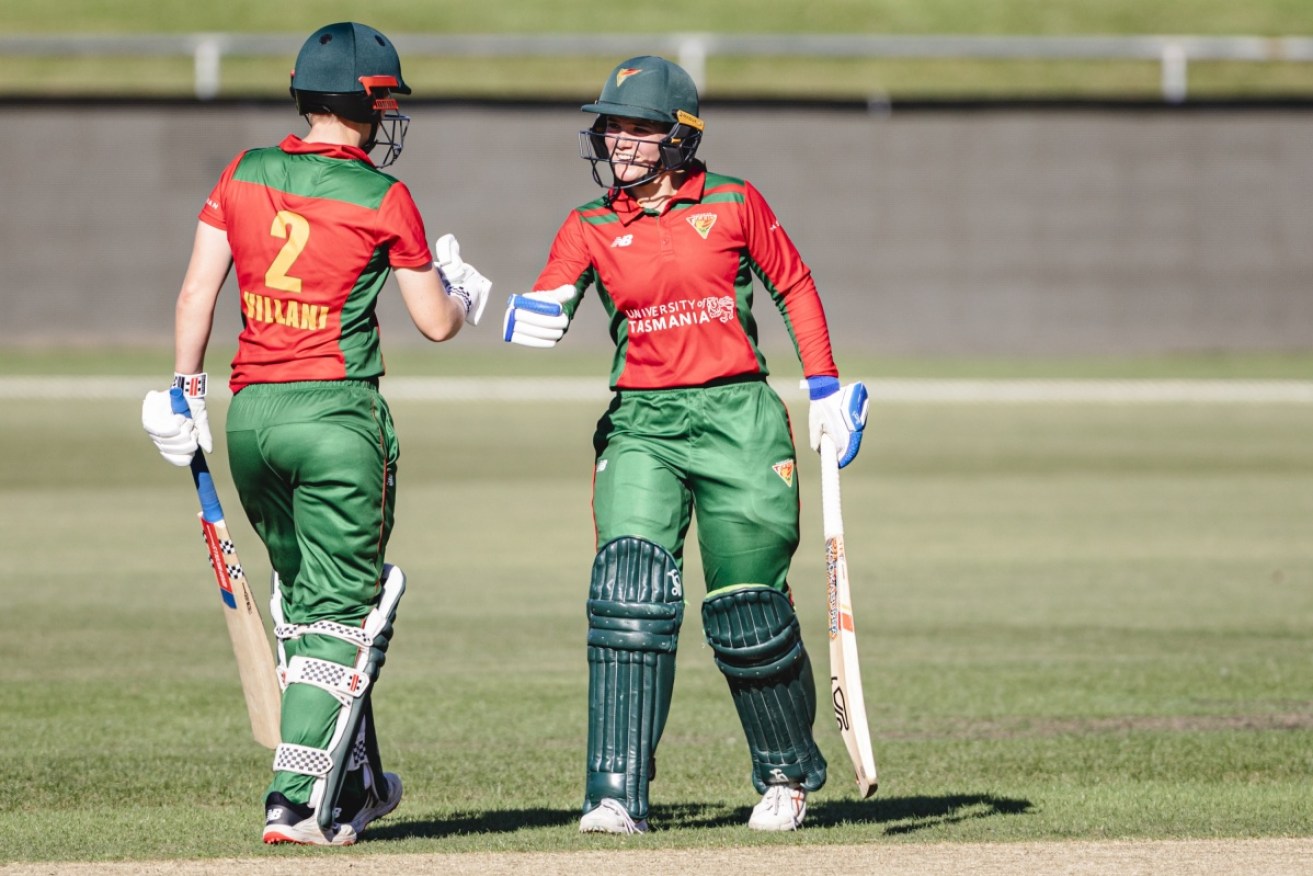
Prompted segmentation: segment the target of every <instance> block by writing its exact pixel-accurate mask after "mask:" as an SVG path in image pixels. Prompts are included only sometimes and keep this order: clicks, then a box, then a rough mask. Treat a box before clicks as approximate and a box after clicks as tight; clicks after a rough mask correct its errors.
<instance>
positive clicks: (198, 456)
mask: <svg viewBox="0 0 1313 876" xmlns="http://www.w3.org/2000/svg"><path fill="white" fill-rule="evenodd" d="M169 405H170V406H171V407H172V408H173V412H174V413H175V414H182V415H183V416H184V417H188V418H190V417H191V407H190V406H189V405H188V404H187V397H186V396H185V395H183V394H182V390H181V389H179V388H178V387H176V386H175V387H172V388H171V389H169ZM191 478H192V481H193V482H194V483H195V484H196V495H197V497H199V498H200V500H201V517H203V518H204V519H205V520H206V522H208V523H221V522H223V506H222V505H220V504H219V494H218V492H217V491H216V490H215V489H214V478H213V477H211V476H210V467H209V466H208V465H207V464H206V462H205V453H204V452H203V451H202V450H201V449H200V448H199V447H197V448H196V453H195V454H193V455H192V458H191Z"/></svg>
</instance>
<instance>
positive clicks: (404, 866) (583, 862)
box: [0, 838, 1313, 876]
mask: <svg viewBox="0 0 1313 876" xmlns="http://www.w3.org/2000/svg"><path fill="white" fill-rule="evenodd" d="M608 839H609V838H608ZM621 842H625V841H623V840H622V841H621ZM640 842H641V839H638V840H637V841H636V842H630V843H629V845H637V843H640ZM362 851H363V849H351V850H346V849H334V850H324V852H323V853H322V854H315V855H301V854H298V855H295V856H287V855H281V854H278V853H275V852H271V853H270V854H268V855H265V856H253V857H250V858H242V859H229V860H215V861H134V862H120V863H76V864H60V863H42V864H10V865H6V866H0V874H3V876H92V874H96V876H129V874H133V876H136V874H140V876H220V874H222V876H228V874H240V876H395V874H407V876H448V874H472V876H503V874H506V876H510V874H534V876H576V874H581V873H605V874H607V876H627V874H635V876H663V874H683V873H691V874H696V876H743V874H745V873H766V872H784V873H790V874H795V876H838V874H843V876H847V874H862V876H869V874H879V876H928V874H953V873H970V874H972V876H1021V874H1044V876H1096V874H1097V876H1107V874H1110V873H1112V874H1117V876H1140V874H1143V876H1149V874H1152V876H1202V874H1218V876H1221V874H1226V876H1233V874H1238V873H1244V874H1246V876H1306V874H1308V872H1309V861H1311V860H1313V838H1288V839H1255V840H1188V841H1174V840H1173V841H1149V842H1070V843H997V844H980V843H963V844H935V845H878V844H870V845H856V846H810V845H808V846H787V845H770V846H765V847H762V846H758V847H754V848H750V849H720V850H714V851H707V850H678V849H677V850H669V849H663V850H645V849H641V848H629V849H625V850H621V851H597V852H560V853H546V852H526V853H513V852H507V853H491V854H431V855H372V854H361V852H362Z"/></svg>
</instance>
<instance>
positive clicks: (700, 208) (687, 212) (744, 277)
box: [533, 163, 838, 389]
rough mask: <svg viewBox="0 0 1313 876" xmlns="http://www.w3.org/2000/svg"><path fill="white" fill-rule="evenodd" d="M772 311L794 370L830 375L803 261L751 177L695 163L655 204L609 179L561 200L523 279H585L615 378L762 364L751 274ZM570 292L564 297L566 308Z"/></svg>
mask: <svg viewBox="0 0 1313 876" xmlns="http://www.w3.org/2000/svg"><path fill="white" fill-rule="evenodd" d="M753 274H756V275H757V277H759V278H760V280H761V282H762V284H763V285H764V286H765V288H766V291H767V292H769V293H770V296H771V298H772V299H773V300H774V302H775V305H776V307H777V308H779V311H780V313H781V314H782V315H783V316H784V322H785V325H786V326H787V327H788V330H789V335H790V337H791V338H792V339H793V343H794V347H795V349H796V350H797V353H798V357H799V359H800V360H801V361H802V367H803V373H804V374H806V375H807V376H838V370H837V369H836V368H835V365H834V358H833V354H832V353H831V350H830V335H829V330H828V328H827V327H826V323H825V311H824V309H823V308H822V306H821V300H820V296H819V295H818V294H817V292H816V284H815V283H814V282H813V281H812V276H811V270H810V269H809V268H808V267H807V265H806V264H804V263H803V260H802V257H801V256H800V255H799V254H798V250H797V248H796V247H795V246H794V245H793V242H792V241H791V240H789V236H788V235H787V234H785V232H784V229H783V228H782V227H781V226H780V223H779V220H778V219H776V218H775V214H774V213H773V212H772V211H771V208H770V206H769V205H768V204H767V203H766V201H765V199H764V198H762V196H761V193H760V192H758V191H757V190H756V189H755V188H754V187H753V186H752V184H751V183H749V182H746V181H745V180H741V179H736V178H734V177H730V176H723V175H721V174H717V173H709V172H707V170H706V168H705V167H704V166H703V165H701V164H700V163H698V164H695V165H694V166H693V169H692V172H691V173H690V174H689V175H688V177H687V178H686V179H685V180H684V183H683V184H682V185H681V186H680V188H679V191H678V192H677V193H676V194H675V196H674V197H673V198H672V199H671V200H670V202H669V204H668V206H667V207H666V209H665V210H664V212H662V213H661V215H659V216H658V215H654V214H651V213H646V212H644V211H643V209H642V208H640V207H639V206H638V204H637V202H636V201H635V200H634V199H633V197H632V196H631V195H629V194H628V193H627V192H624V191H612V192H610V193H608V194H607V195H606V196H604V197H602V198H599V199H597V200H595V201H592V202H591V203H588V204H585V205H583V206H582V207H579V208H577V209H575V210H574V211H572V212H571V214H570V215H569V216H568V217H567V218H566V220H565V222H564V223H563V224H562V225H561V228H560V230H559V231H557V233H556V239H555V240H554V241H553V242H552V247H551V251H550V253H549V255H548V258H547V265H546V267H544V268H543V271H542V273H541V274H540V275H539V277H538V280H537V282H535V283H534V287H533V288H535V289H555V288H557V287H559V286H565V285H571V284H573V285H574V286H575V287H576V288H578V289H579V290H580V292H582V291H583V290H584V289H586V288H587V287H588V286H589V285H593V284H595V285H596V286H597V291H598V295H599V297H600V298H601V299H602V304H603V306H604V307H605V308H606V311H607V314H608V315H609V316H610V324H611V337H612V338H613V339H614V340H615V343H616V355H615V359H614V362H613V364H612V368H611V385H612V387H614V388H616V389H668V388H673V387H689V386H703V385H705V384H708V383H711V382H713V381H716V380H720V379H723V378H731V377H740V376H744V375H762V376H764V375H766V374H767V373H768V371H767V367H766V360H765V357H764V356H762V354H761V350H760V349H759V348H758V345H757V323H756V320H755V319H754V318H753V315H752V298H753V286H752V275H753ZM579 300H580V299H579V297H576V298H575V299H574V300H573V301H571V302H570V303H569V304H568V305H567V306H566V307H567V312H568V313H569V314H570V316H571V317H573V315H574V312H575V309H576V308H577V307H578V305H579Z"/></svg>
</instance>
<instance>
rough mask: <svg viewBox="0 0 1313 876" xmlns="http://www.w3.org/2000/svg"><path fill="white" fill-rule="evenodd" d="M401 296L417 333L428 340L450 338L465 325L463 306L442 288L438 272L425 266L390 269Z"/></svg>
mask: <svg viewBox="0 0 1313 876" xmlns="http://www.w3.org/2000/svg"><path fill="white" fill-rule="evenodd" d="M392 274H393V276H394V277H396V278H397V285H398V286H399V287H401V299H402V301H404V302H405V304H406V310H407V312H409V313H410V319H411V321H412V322H414V323H415V328H417V329H419V332H420V334H422V335H423V336H424V337H426V338H428V339H429V340H430V341H446V340H450V339H451V338H454V337H455V336H456V333H457V332H459V331H460V327H461V326H462V325H464V324H465V309H464V307H463V306H462V305H461V304H460V303H459V302H458V301H457V299H455V298H453V297H451V296H450V295H448V294H447V293H446V291H445V290H444V289H443V288H442V281H441V280H440V279H439V278H438V272H437V271H435V270H434V269H433V268H432V267H428V268H419V269H414V268H397V269H395V270H394V271H393V272H392Z"/></svg>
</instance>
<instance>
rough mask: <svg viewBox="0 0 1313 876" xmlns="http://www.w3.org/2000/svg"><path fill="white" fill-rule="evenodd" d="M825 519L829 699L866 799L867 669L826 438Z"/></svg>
mask: <svg viewBox="0 0 1313 876" xmlns="http://www.w3.org/2000/svg"><path fill="white" fill-rule="evenodd" d="M821 517H822V521H823V523H824V530H825V569H826V573H827V576H828V578H829V598H830V615H829V622H830V699H831V701H832V702H833V704H834V720H835V721H836V722H837V723H838V725H839V735H840V736H841V737H843V744H844V747H846V748H847V749H848V757H849V758H851V759H852V762H853V769H854V770H856V773H857V790H858V792H859V793H860V794H861V795H862V797H863V798H865V797H870V796H871V795H872V794H874V793H875V790H876V788H877V787H879V781H878V779H877V776H876V772H875V756H874V755H873V754H872V753H871V730H870V727H869V726H868V725H867V723H866V699H865V697H864V696H863V695H862V670H861V667H860V666H859V665H858V662H857V631H856V630H855V629H854V627H853V607H852V594H851V593H850V592H849V588H848V558H847V557H846V556H845V555H844V547H843V508H842V505H841V503H840V496H839V460H838V454H837V452H836V451H835V447H834V440H833V439H831V438H830V436H829V435H822V436H821Z"/></svg>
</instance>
